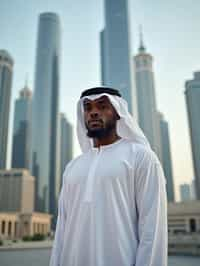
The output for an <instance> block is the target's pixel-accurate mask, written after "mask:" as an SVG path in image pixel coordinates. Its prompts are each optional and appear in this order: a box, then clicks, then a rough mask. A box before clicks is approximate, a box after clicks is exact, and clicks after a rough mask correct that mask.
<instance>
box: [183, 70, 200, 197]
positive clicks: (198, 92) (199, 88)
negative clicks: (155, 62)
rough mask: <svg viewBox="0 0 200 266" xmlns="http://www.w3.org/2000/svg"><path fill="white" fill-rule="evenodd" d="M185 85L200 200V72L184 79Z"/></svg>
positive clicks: (197, 191)
mask: <svg viewBox="0 0 200 266" xmlns="http://www.w3.org/2000/svg"><path fill="white" fill-rule="evenodd" d="M185 87H186V90H185V97H186V104H187V113H188V120H189V128H190V138H191V145H192V156H193V166H194V172H195V188H196V193H195V194H196V198H197V199H199V200H200V163H199V162H200V126H199V117H200V104H199V103H200V72H195V73H194V79H192V80H188V81H186V83H185Z"/></svg>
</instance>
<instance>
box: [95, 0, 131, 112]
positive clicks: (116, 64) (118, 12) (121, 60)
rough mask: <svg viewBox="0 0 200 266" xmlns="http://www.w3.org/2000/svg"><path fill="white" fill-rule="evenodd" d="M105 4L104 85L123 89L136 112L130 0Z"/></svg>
mask: <svg viewBox="0 0 200 266" xmlns="http://www.w3.org/2000/svg"><path fill="white" fill-rule="evenodd" d="M104 6H105V28H104V29H103V31H102V32H101V33H100V45H101V77H102V85H105V86H111V87H114V88H117V89H119V90H120V92H121V94H122V96H123V97H124V98H125V99H126V101H127V102H128V108H129V111H130V112H133V108H134V109H136V107H135V106H133V104H134V103H133V101H134V98H133V96H135V95H134V91H132V89H133V84H132V83H133V77H132V76H133V71H132V65H131V64H132V62H131V53H130V36H129V16H128V1H127V0H104ZM135 101H136V99H135ZM135 111H136V110H135Z"/></svg>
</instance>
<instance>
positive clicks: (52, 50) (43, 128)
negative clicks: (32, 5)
mask: <svg viewBox="0 0 200 266" xmlns="http://www.w3.org/2000/svg"><path fill="white" fill-rule="evenodd" d="M60 38H61V36H60V19H59V16H58V15H57V14H55V13H43V14H40V17H39V28H38V39H37V56H36V71H35V90H34V95H33V126H32V154H31V156H32V175H34V176H35V177H36V195H35V210H36V211H39V212H47V213H50V214H52V215H54V218H55V215H56V212H57V210H56V209H57V206H56V203H57V198H58V194H59V187H60V171H59V169H60V161H59V156H60V152H59V148H60V145H59V136H60V135H59V110H58V107H59V74H60V71H59V67H60ZM53 226H55V220H54V222H53Z"/></svg>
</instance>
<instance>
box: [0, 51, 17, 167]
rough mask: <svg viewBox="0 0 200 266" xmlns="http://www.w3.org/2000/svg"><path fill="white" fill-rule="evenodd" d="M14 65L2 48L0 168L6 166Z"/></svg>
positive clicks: (0, 52) (0, 69)
mask: <svg viewBox="0 0 200 266" xmlns="http://www.w3.org/2000/svg"><path fill="white" fill-rule="evenodd" d="M13 65H14V61H13V59H12V57H11V56H10V54H9V53H8V52H7V51H6V50H0V169H5V168H6V158H7V141H8V124H9V114H10V98H11V87H12V76H13Z"/></svg>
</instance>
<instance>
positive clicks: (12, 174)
mask: <svg viewBox="0 0 200 266" xmlns="http://www.w3.org/2000/svg"><path fill="white" fill-rule="evenodd" d="M0 184H1V185H0V212H2V211H5V212H21V213H25V212H27V213H28V212H32V211H33V208H34V189H35V178H34V177H33V176H31V175H30V172H29V171H28V170H25V169H11V170H0Z"/></svg>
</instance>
